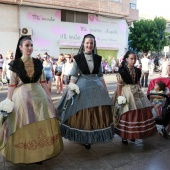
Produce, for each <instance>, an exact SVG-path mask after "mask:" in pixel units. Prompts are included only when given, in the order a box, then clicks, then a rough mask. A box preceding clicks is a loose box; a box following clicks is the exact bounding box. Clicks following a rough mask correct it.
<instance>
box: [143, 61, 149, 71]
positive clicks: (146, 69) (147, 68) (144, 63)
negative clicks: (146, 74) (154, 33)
mask: <svg viewBox="0 0 170 170" xmlns="http://www.w3.org/2000/svg"><path fill="white" fill-rule="evenodd" d="M141 63H142V70H145V71H148V70H149V64H150V61H149V59H148V58H142V59H141Z"/></svg>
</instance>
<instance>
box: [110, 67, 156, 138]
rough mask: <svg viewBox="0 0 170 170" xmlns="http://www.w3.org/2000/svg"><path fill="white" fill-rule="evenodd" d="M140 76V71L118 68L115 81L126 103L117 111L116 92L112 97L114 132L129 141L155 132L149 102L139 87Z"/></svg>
mask: <svg viewBox="0 0 170 170" xmlns="http://www.w3.org/2000/svg"><path fill="white" fill-rule="evenodd" d="M140 76H141V70H140V69H138V68H136V67H131V68H128V67H127V66H125V67H120V68H119V73H118V74H117V81H118V85H121V86H122V93H121V95H122V96H125V97H126V99H127V103H126V104H125V105H123V106H122V107H121V108H119V109H117V108H116V99H117V92H115V93H114V96H113V110H114V122H115V125H117V126H115V132H116V133H117V134H118V135H119V136H121V137H122V138H125V139H130V140H134V139H142V138H145V137H147V136H151V135H153V134H154V133H155V132H156V131H157V130H156V124H155V119H154V118H153V115H152V112H151V105H150V102H149V100H148V98H147V96H146V95H145V94H144V93H143V92H142V90H141V89H140V87H139V80H140Z"/></svg>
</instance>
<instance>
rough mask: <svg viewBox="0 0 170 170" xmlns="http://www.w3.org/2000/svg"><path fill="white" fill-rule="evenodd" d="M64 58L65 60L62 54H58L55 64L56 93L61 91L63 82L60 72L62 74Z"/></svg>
mask: <svg viewBox="0 0 170 170" xmlns="http://www.w3.org/2000/svg"><path fill="white" fill-rule="evenodd" d="M64 60H65V58H64V55H63V54H60V55H59V57H58V60H57V62H56V64H55V79H56V88H57V94H60V93H63V82H62V77H61V74H62V68H63V64H64Z"/></svg>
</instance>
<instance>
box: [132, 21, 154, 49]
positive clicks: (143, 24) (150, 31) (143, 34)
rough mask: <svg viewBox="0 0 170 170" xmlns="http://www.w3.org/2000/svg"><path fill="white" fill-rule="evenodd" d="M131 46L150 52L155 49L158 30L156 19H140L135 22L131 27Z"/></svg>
mask: <svg viewBox="0 0 170 170" xmlns="http://www.w3.org/2000/svg"><path fill="white" fill-rule="evenodd" d="M129 29H130V34H129V41H130V43H129V47H130V48H133V49H136V51H138V52H148V51H150V50H153V49H154V46H153V45H154V43H153V42H154V41H155V39H156V36H157V30H156V26H155V23H154V21H152V20H140V21H136V22H134V23H133V26H131V27H130V28H129Z"/></svg>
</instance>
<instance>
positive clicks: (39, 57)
mask: <svg viewBox="0 0 170 170" xmlns="http://www.w3.org/2000/svg"><path fill="white" fill-rule="evenodd" d="M36 58H37V59H39V60H40V61H41V62H42V63H43V61H44V60H43V59H42V58H41V54H40V53H37V56H36Z"/></svg>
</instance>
